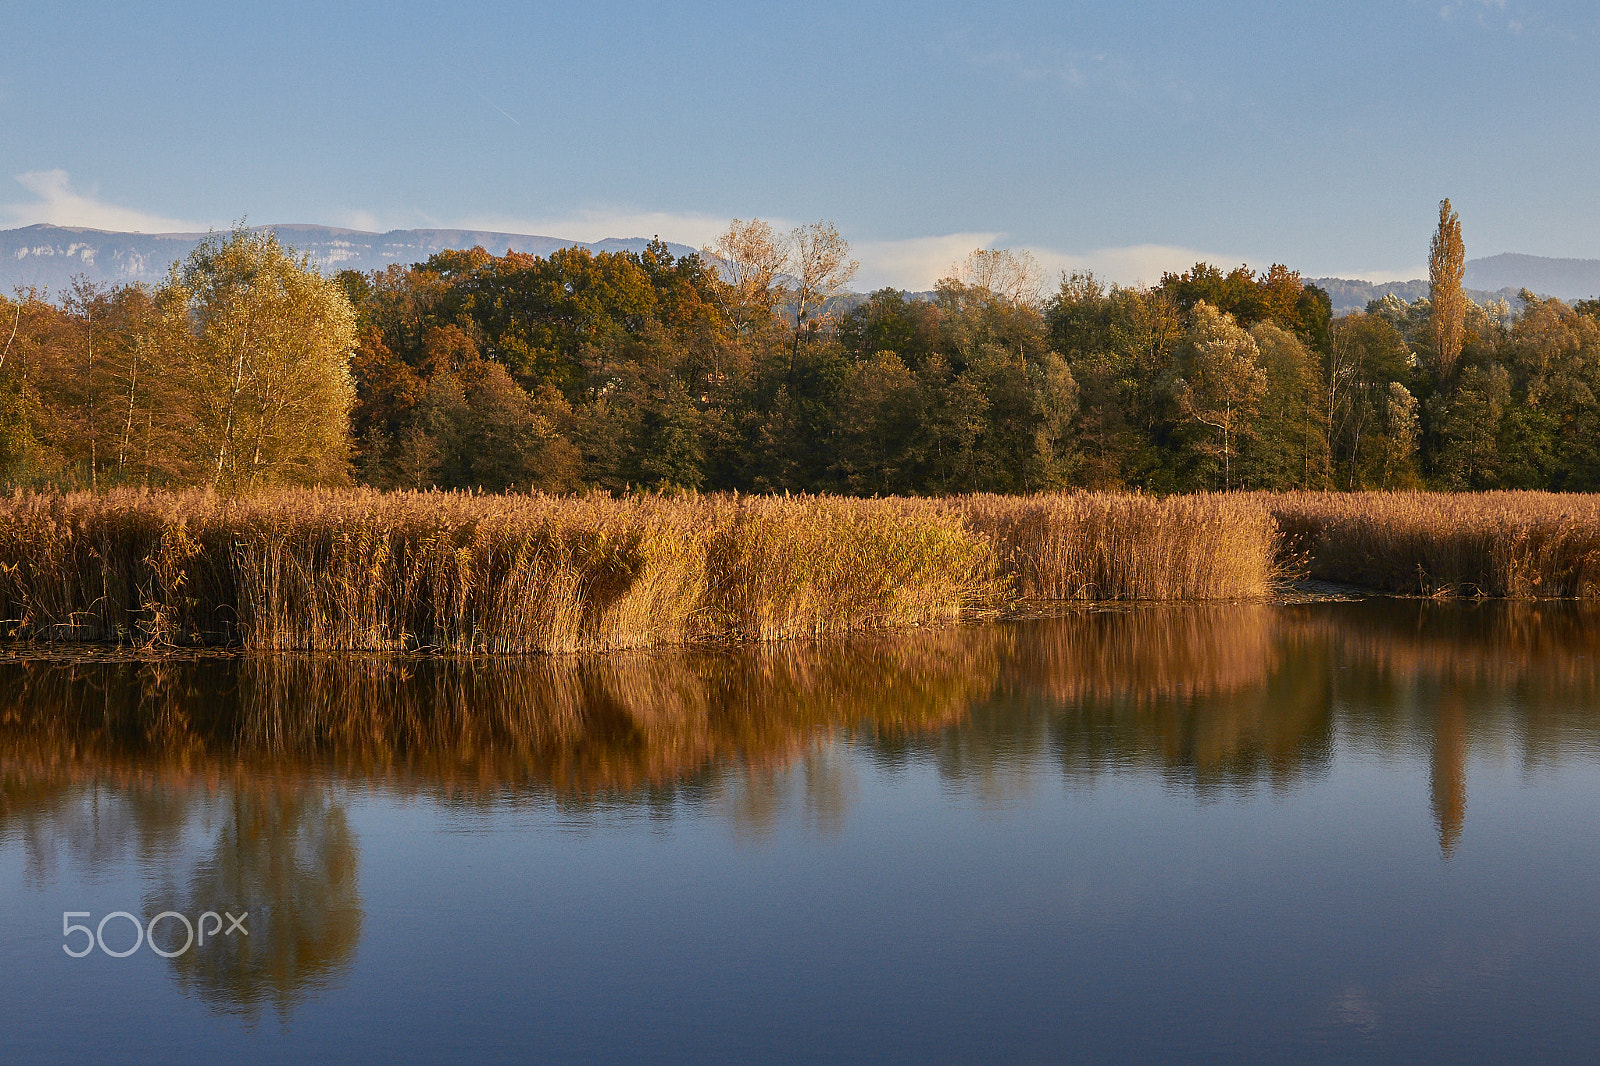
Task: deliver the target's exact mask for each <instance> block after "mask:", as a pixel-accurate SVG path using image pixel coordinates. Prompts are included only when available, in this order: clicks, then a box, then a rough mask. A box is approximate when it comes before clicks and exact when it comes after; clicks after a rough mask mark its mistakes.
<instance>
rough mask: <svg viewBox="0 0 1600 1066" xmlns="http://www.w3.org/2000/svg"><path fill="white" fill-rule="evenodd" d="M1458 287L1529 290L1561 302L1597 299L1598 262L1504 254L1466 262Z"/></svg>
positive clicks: (1599, 284) (1598, 289) (1599, 267)
mask: <svg viewBox="0 0 1600 1066" xmlns="http://www.w3.org/2000/svg"><path fill="white" fill-rule="evenodd" d="M1462 284H1463V285H1472V286H1476V287H1477V288H1480V289H1532V290H1533V291H1534V292H1537V293H1541V294H1543V295H1545V296H1554V297H1556V298H1558V299H1561V300H1587V299H1590V298H1592V297H1594V296H1596V295H1600V259H1546V258H1545V257H1544V256H1539V255H1516V254H1514V253H1511V252H1507V253H1506V254H1504V255H1491V256H1490V257H1489V258H1487V259H1469V260H1467V275H1466V277H1465V278H1464V279H1463V281H1462Z"/></svg>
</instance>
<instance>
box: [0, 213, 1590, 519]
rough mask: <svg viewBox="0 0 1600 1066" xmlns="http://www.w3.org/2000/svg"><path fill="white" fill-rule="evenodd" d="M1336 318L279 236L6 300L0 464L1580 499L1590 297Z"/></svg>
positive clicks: (1079, 285)
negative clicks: (375, 262)
mask: <svg viewBox="0 0 1600 1066" xmlns="http://www.w3.org/2000/svg"><path fill="white" fill-rule="evenodd" d="M1464 263H1465V256H1464V250H1463V248H1462V245H1461V238H1460V224H1459V219H1458V218H1457V217H1456V215H1455V213H1454V212H1453V211H1451V210H1450V207H1449V202H1448V201H1445V202H1444V203H1443V204H1441V208H1440V221H1439V229H1438V231H1437V233H1436V235H1435V238H1434V242H1433V248H1432V250H1431V256H1430V295H1429V297H1427V298H1423V299H1418V300H1416V301H1414V302H1411V303H1406V302H1404V301H1402V300H1400V299H1398V298H1396V297H1392V296H1391V297H1387V298H1385V299H1384V300H1382V301H1375V302H1374V303H1372V304H1370V305H1369V306H1368V308H1367V310H1366V311H1365V312H1364V313H1357V314H1350V315H1345V316H1342V317H1340V318H1338V319H1333V318H1332V315H1331V312H1330V303H1329V300H1328V297H1327V294H1326V293H1325V292H1323V291H1322V290H1321V289H1318V288H1317V287H1315V286H1314V285H1311V284H1309V283H1307V282H1305V281H1303V280H1302V279H1301V277H1300V275H1299V274H1298V273H1296V272H1294V271H1292V270H1290V269H1288V268H1287V267H1285V266H1283V265H1273V266H1272V267H1270V268H1269V269H1268V270H1266V271H1262V272H1255V271H1252V270H1251V269H1250V268H1248V267H1245V266H1241V267H1238V268H1235V269H1232V270H1228V271H1224V270H1223V269H1221V268H1218V267H1216V266H1213V265H1210V264H1206V263H1199V264H1196V265H1195V267H1194V268H1193V269H1191V270H1189V271H1186V272H1184V273H1182V274H1168V275H1165V276H1164V277H1163V278H1162V280H1161V283H1160V284H1159V285H1156V286H1153V287H1149V288H1130V287H1125V286H1120V285H1107V284H1104V283H1102V282H1101V281H1100V280H1099V279H1096V278H1095V277H1093V276H1092V275H1090V274H1086V273H1075V274H1069V275H1065V276H1063V277H1062V278H1061V279H1060V280H1059V283H1058V284H1057V285H1056V286H1055V287H1054V289H1053V291H1050V292H1046V291H1044V286H1043V284H1042V278H1041V275H1040V271H1039V269H1038V267H1037V265H1036V264H1035V263H1034V262H1033V260H1032V259H1031V257H1029V256H1028V255H1027V254H1026V253H1012V252H1008V251H1003V250H980V251H976V252H974V253H973V254H972V255H971V256H969V257H968V258H967V260H966V261H965V262H964V263H961V264H958V265H956V266H955V267H953V268H952V270H951V271H950V273H949V276H948V277H946V278H944V279H943V280H941V281H940V282H939V283H938V285H937V286H936V288H935V289H934V291H933V292H932V293H929V294H919V295H916V296H911V295H908V294H905V293H902V292H898V291H895V290H892V289H884V290H880V291H877V292H874V293H871V294H870V295H867V296H864V297H861V296H853V295H851V294H849V293H848V291H847V289H848V285H849V283H850V281H851V280H852V278H853V276H854V273H855V269H856V264H855V263H854V262H853V261H852V260H851V259H850V255H849V247H848V245H847V244H846V242H845V241H844V240H843V239H842V238H841V237H840V236H839V234H838V233H837V231H836V230H835V229H834V227H833V226H831V225H829V224H827V223H816V224H813V225H809V226H803V227H800V228H798V229H797V230H795V231H793V232H791V233H789V234H777V233H775V232H774V231H773V230H772V229H771V227H770V226H768V225H767V224H766V223H764V222H761V221H758V220H757V221H748V222H747V221H740V220H734V221H733V222H732V223H731V224H730V225H729V227H728V229H727V230H726V232H724V233H723V234H722V236H721V238H720V239H719V240H718V241H717V242H716V243H715V244H714V245H713V246H712V247H710V248H708V249H706V250H705V251H704V252H703V253H702V254H697V255H686V256H682V257H678V256H674V255H672V254H671V253H670V252H669V251H668V250H667V248H666V246H665V245H663V244H661V243H660V242H656V243H653V244H651V245H650V246H649V247H648V248H646V249H645V250H644V251H642V252H637V253H634V252H617V253H609V252H605V253H598V254H596V253H592V252H590V251H588V250H586V249H583V248H570V249H564V250H562V251H558V252H555V253H553V254H551V255H550V256H548V257H539V256H532V255H524V254H519V253H511V252H508V253H507V254H506V255H503V256H496V255H492V254H490V253H488V252H486V251H485V250H483V249H481V248H475V249H471V250H459V251H447V252H441V253H439V254H437V255H434V256H432V257H431V258H429V259H428V260H427V261H426V262H423V263H418V264H414V265H411V266H408V267H399V266H396V267H391V268H389V269H388V270H386V271H380V272H374V273H371V274H359V273H354V272H348V271H347V272H344V273H341V274H339V275H337V276H335V277H334V278H331V279H325V278H323V277H322V276H321V275H319V274H317V272H316V271H315V270H314V269H313V268H312V265H311V264H310V263H308V262H306V261H305V260H303V259H297V258H296V257H295V256H294V255H293V253H292V252H291V251H290V250H288V249H285V248H283V247H281V246H279V244H278V243H277V240H276V238H275V237H273V236H272V235H271V234H269V233H252V232H249V231H245V230H243V229H237V230H235V231H234V232H232V233H231V234H227V235H216V236H213V237H212V238H211V239H210V240H208V241H207V242H206V243H204V244H203V245H201V247H200V248H198V249H197V250H196V251H195V253H194V254H193V255H191V256H190V258H189V259H188V260H186V261H185V262H184V263H182V264H179V265H177V266H175V267H174V268H173V270H172V272H171V274H170V275H169V277H168V279H167V280H166V281H165V282H164V283H163V284H162V285H159V286H155V287H153V288H145V287H140V286H133V285H130V286H123V287H119V288H113V289H102V288H96V287H94V286H91V285H88V284H87V283H83V282H79V283H78V284H76V285H75V286H74V287H73V288H72V290H71V291H69V292H67V293H65V294H63V295H62V296H61V298H59V299H57V300H54V301H51V300H49V299H47V298H46V296H45V295H43V294H39V293H33V292H22V293H18V295H17V298H16V299H14V300H8V299H4V298H0V338H3V339H0V345H3V347H0V478H3V479H4V481H5V482H6V483H8V484H11V485H53V486H60V487H87V488H104V487H108V486H112V485H161V486H168V485H183V484H203V485H212V486H215V487H217V488H219V489H222V490H227V491H237V490H248V489H252V488H258V487H267V486H271V485H281V484H306V483H320V484H337V483H348V482H351V481H354V482H357V483H362V484H368V485H373V486H377V487H382V488H426V487H431V486H437V487H441V488H463V489H465V488H472V489H481V490H484V491H495V492H498V491H508V490H515V491H528V490H543V491H555V492H569V491H580V490H585V489H600V490H606V491H612V492H620V491H626V490H629V489H651V490H683V489H696V490H733V489H736V490H741V491H752V492H779V491H786V490H788V491H813V492H838V493H848V494H855V495H874V494H948V493H961V492H976V491H987V492H1000V493H1026V492H1034V491H1041V490H1051V489H1063V488H1072V487H1085V488H1095V489H1132V488H1140V489H1144V490H1146V491H1152V492H1161V493H1167V492H1184V491H1196V490H1229V489H1290V488H1338V489H1359V488H1389V489H1399V488H1415V487H1435V488H1445V489H1487V488H1548V489H1563V490H1593V489H1596V488H1600V484H1597V481H1600V454H1597V453H1600V401H1597V399H1596V395H1597V392H1600V303H1597V302H1596V301H1583V302H1580V303H1578V304H1576V305H1574V306H1570V307H1569V306H1567V305H1566V304H1564V303H1562V302H1560V301H1558V300H1545V299H1541V298H1539V297H1537V296H1535V295H1533V294H1532V293H1527V292H1524V293H1523V294H1522V297H1521V301H1520V303H1521V306H1520V307H1518V308H1517V309H1515V310H1513V309H1512V308H1511V307H1509V306H1508V305H1506V304H1505V303H1503V302H1497V303H1493V304H1488V305H1480V304H1477V303H1475V302H1473V301H1472V300H1471V299H1469V298H1467V297H1466V296H1465V295H1464V294H1463V293H1462V291H1461V286H1460V280H1461V272H1462V268H1463V267H1464Z"/></svg>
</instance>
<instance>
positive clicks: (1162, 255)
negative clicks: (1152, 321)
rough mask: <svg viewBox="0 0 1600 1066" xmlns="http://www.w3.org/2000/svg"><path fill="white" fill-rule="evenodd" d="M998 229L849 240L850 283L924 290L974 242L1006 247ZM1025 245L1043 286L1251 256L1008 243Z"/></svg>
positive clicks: (1148, 280) (1143, 275) (1155, 273)
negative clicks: (1068, 276) (1078, 275)
mask: <svg viewBox="0 0 1600 1066" xmlns="http://www.w3.org/2000/svg"><path fill="white" fill-rule="evenodd" d="M1003 236H1004V235H1003V234H999V233H978V232H973V233H951V234H947V235H945V236H940V237H914V238H911V239H908V240H898V241H861V242H858V243H856V244H854V246H853V253H854V255H855V257H856V258H857V259H859V260H861V272H860V273H859V274H858V275H857V276H856V281H855V284H854V286H853V288H856V289H858V290H861V291H867V290H871V289H878V288H883V287H884V286H888V287H890V288H896V289H908V290H911V291H913V292H916V291H926V290H928V289H931V288H933V286H934V284H935V283H936V282H937V281H938V280H939V279H940V278H943V277H947V276H949V274H950V272H951V270H952V269H954V267H955V265H957V264H959V263H960V262H961V261H962V260H963V259H964V258H966V256H967V254H968V253H969V252H971V251H973V250H974V249H977V248H994V247H1004V246H1005V243H1004V242H1003V241H1002V240H1001V239H1000V238H1001V237H1003ZM1011 248H1012V249H1013V250H1014V251H1026V252H1029V253H1030V254H1032V255H1033V257H1034V258H1035V259H1036V260H1038V262H1039V265H1040V266H1041V267H1042V268H1043V269H1044V273H1045V287H1046V289H1053V288H1054V285H1055V279H1056V278H1057V277H1058V276H1059V275H1060V274H1062V273H1071V272H1073V271H1083V270H1087V271H1090V272H1092V273H1093V274H1094V275H1095V276H1096V277H1098V278H1100V279H1101V280H1103V281H1108V282H1116V283H1118V284H1121V285H1130V286H1135V287H1142V286H1148V285H1155V284H1158V283H1160V281H1161V275H1162V274H1165V273H1168V272H1171V273H1182V272H1183V271H1185V270H1188V269H1189V268H1190V267H1192V266H1194V265H1195V264H1196V263H1198V262H1202V261H1203V262H1207V263H1212V264H1214V265H1216V266H1219V267H1222V268H1223V269H1224V270H1231V269H1232V268H1233V267H1235V266H1238V265H1239V264H1240V263H1244V262H1249V263H1252V264H1254V263H1256V260H1255V259H1251V258H1249V257H1242V256H1238V255H1219V254H1217V253H1215V252H1206V251H1201V250H1199V249H1196V248H1182V247H1177V246H1173V245H1165V244H1136V245H1129V246H1126V247H1119V248H1097V249H1095V250H1093V251H1088V252H1062V251H1059V250H1057V249H1054V248H1043V247H1039V246H1037V245H1025V244H1018V245H1011Z"/></svg>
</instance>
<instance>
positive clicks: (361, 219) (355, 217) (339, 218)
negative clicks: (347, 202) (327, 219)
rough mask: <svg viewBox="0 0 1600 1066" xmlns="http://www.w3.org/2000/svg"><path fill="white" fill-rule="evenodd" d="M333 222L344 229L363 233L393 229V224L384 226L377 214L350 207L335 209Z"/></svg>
mask: <svg viewBox="0 0 1600 1066" xmlns="http://www.w3.org/2000/svg"><path fill="white" fill-rule="evenodd" d="M333 219H334V222H335V223H336V224H337V225H339V226H342V227H343V228H345V229H354V230H361V231H363V232H365V233H384V232H387V231H388V230H391V229H395V228H397V227H394V226H384V225H382V224H380V223H379V221H378V216H377V215H375V214H373V213H372V212H371V211H362V210H360V209H359V208H352V209H350V210H346V211H335V212H334V213H333Z"/></svg>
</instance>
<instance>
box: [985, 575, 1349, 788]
mask: <svg viewBox="0 0 1600 1066" xmlns="http://www.w3.org/2000/svg"><path fill="white" fill-rule="evenodd" d="M1286 636H1287V635H1286V634H1285V633H1284V632H1283V631H1282V629H1281V626H1280V625H1279V615H1278V612H1277V610H1276V609H1275V608H1272V607H1269V606H1265V605H1250V604H1238V605H1232V606H1228V607H1198V606H1197V607H1181V608H1152V609H1145V610H1133V611H1122V612H1096V613H1091V614H1083V615H1077V616H1072V617H1066V618H1056V619H1049V620H1045V621H1040V622H1035V623H1030V624H1029V625H1028V626H1026V627H1020V628H1019V630H1018V634H1017V637H1016V644H1015V646H1014V648H1013V649H1012V654H1011V655H1010V656H1009V657H1008V659H1007V669H1006V670H1005V672H1004V674H1003V679H1004V680H1003V685H1004V687H1005V689H1006V691H1008V692H1009V693H1010V694H1011V696H1012V698H1013V699H1014V700H1016V701H1018V702H1019V703H1023V704H1027V705H1029V706H1032V707H1033V708H1035V711H1036V713H1040V714H1042V715H1043V716H1044V717H1045V718H1047V719H1048V721H1049V728H1050V738H1051V744H1052V746H1053V748H1054V750H1055V753H1056V755H1057V756H1058V758H1059V759H1060V761H1061V764H1062V766H1063V768H1064V769H1065V771H1066V772H1067V774H1068V775H1069V776H1071V777H1075V778H1081V777H1090V776H1093V775H1095V774H1098V773H1101V772H1106V771H1111V770H1116V769H1119V768H1126V767H1133V766H1150V765H1153V766H1156V767H1159V768H1160V769H1162V770H1163V771H1164V772H1166V773H1168V774H1171V775H1173V776H1175V777H1178V778H1181V779H1184V780H1188V781H1190V782H1192V783H1193V784H1194V786H1195V787H1196V788H1198V789H1200V790H1202V791H1205V790H1209V789H1211V788H1214V787H1217V786H1220V785H1226V784H1232V785H1249V784H1252V783H1254V782H1255V781H1256V780H1258V779H1260V778H1262V777H1263V776H1264V777H1265V778H1267V779H1268V780H1270V781H1272V782H1273V783H1274V784H1284V783H1287V782H1288V781H1290V780H1292V779H1293V778H1294V777H1295V776H1296V775H1297V774H1299V773H1301V772H1303V771H1304V770H1306V769H1307V768H1311V767H1320V766H1322V765H1323V764H1324V763H1325V762H1326V760H1327V757H1328V754H1329V751H1330V741H1331V718H1330V711H1329V706H1328V701H1327V698H1326V686H1325V674H1324V672H1323V671H1322V670H1321V669H1318V668H1317V667H1316V666H1315V661H1314V657H1307V656H1305V655H1304V654H1303V653H1302V651H1301V649H1299V648H1298V647H1297V646H1296V645H1295V642H1294V641H1293V640H1286ZM1290 662H1293V663H1294V664H1295V666H1296V667H1297V668H1295V669H1288V668H1286V665H1287V664H1289V663H1290Z"/></svg>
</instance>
